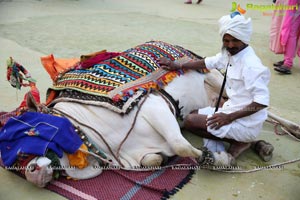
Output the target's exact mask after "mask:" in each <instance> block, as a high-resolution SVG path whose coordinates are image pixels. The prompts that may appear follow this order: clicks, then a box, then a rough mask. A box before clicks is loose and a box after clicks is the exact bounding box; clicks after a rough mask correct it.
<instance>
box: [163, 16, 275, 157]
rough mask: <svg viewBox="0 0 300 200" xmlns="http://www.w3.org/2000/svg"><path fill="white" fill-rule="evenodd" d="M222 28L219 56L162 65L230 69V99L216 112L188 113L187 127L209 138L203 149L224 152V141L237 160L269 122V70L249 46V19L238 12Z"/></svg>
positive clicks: (206, 109) (228, 75)
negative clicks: (267, 108) (221, 44)
mask: <svg viewBox="0 0 300 200" xmlns="http://www.w3.org/2000/svg"><path fill="white" fill-rule="evenodd" d="M219 26H220V31H219V32H220V35H221V37H222V40H223V47H222V51H221V52H220V53H218V54H217V55H216V56H213V57H207V58H205V59H202V60H198V61H194V62H188V63H184V64H178V63H176V62H172V61H170V60H168V59H166V58H160V59H159V63H160V65H161V66H162V67H163V68H165V69H168V70H175V69H179V68H184V69H201V68H207V69H214V68H217V69H222V68H225V69H226V68H227V75H226V84H225V89H226V93H227V96H228V100H227V101H226V102H225V103H224V104H223V105H222V107H221V108H220V109H219V110H218V112H216V113H214V111H215V108H212V107H207V108H203V109H199V110H198V113H194V112H193V113H191V114H189V115H188V116H187V117H186V119H185V121H184V126H185V128H186V129H188V130H189V131H191V132H193V133H196V134H197V135H200V136H201V137H204V138H207V139H204V146H206V147H207V148H208V149H209V150H210V151H212V152H222V151H225V147H224V143H223V141H225V142H228V143H230V147H229V149H228V151H227V152H228V153H229V154H231V155H232V156H233V158H237V157H238V156H239V155H240V154H241V153H242V152H243V151H245V150H246V149H248V148H249V147H250V146H251V143H252V142H254V141H255V139H256V137H257V136H258V134H259V132H260V131H261V129H262V126H263V122H264V121H265V120H266V119H267V110H266V107H267V106H268V105H269V90H268V87H267V85H268V83H269V80H270V71H269V69H268V68H266V67H265V66H263V64H262V63H261V61H260V59H259V58H258V57H257V56H256V54H255V52H254V50H253V49H252V48H251V47H250V46H249V42H250V36H251V33H252V23H251V19H250V18H249V19H245V17H244V16H241V15H240V14H239V13H237V12H235V13H232V14H231V15H227V16H223V17H222V18H221V19H220V20H219ZM271 151H273V149H271ZM267 153H271V152H267Z"/></svg>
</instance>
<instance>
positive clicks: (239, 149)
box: [228, 142, 251, 159]
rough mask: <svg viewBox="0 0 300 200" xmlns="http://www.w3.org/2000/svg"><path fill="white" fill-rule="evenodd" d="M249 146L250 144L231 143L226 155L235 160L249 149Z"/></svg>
mask: <svg viewBox="0 0 300 200" xmlns="http://www.w3.org/2000/svg"><path fill="white" fill-rule="evenodd" d="M250 146H251V143H244V142H236V143H232V144H231V145H230V147H229V149H228V153H230V154H231V155H232V156H233V157H234V158H235V159H236V158H237V157H239V156H240V155H241V153H243V152H244V151H246V150H247V149H249V148H250Z"/></svg>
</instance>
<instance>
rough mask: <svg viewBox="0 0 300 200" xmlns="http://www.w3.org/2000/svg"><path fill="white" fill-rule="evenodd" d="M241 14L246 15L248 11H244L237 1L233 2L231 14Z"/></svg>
mask: <svg viewBox="0 0 300 200" xmlns="http://www.w3.org/2000/svg"><path fill="white" fill-rule="evenodd" d="M236 11H237V12H239V13H240V14H245V13H246V10H245V9H243V8H242V7H241V6H240V4H237V3H236V2H235V1H234V2H232V7H231V10H230V12H236Z"/></svg>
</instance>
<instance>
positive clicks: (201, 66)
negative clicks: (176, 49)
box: [158, 57, 206, 70]
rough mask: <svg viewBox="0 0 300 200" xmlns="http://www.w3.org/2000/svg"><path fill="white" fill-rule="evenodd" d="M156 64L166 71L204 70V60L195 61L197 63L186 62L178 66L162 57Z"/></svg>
mask: <svg viewBox="0 0 300 200" xmlns="http://www.w3.org/2000/svg"><path fill="white" fill-rule="evenodd" d="M158 63H159V64H160V65H161V67H162V68H163V69H166V70H177V69H182V68H184V69H194V70H197V69H204V68H206V66H205V62H204V59H201V60H197V61H191V62H187V63H184V64H179V63H176V62H174V61H171V60H169V59H167V58H165V57H162V58H159V59H158Z"/></svg>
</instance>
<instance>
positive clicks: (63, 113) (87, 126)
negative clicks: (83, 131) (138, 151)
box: [53, 108, 122, 166]
mask: <svg viewBox="0 0 300 200" xmlns="http://www.w3.org/2000/svg"><path fill="white" fill-rule="evenodd" d="M53 110H54V111H56V112H58V113H61V114H62V115H64V116H67V117H68V118H70V119H72V120H74V121H75V122H76V123H78V124H79V125H81V126H84V127H86V128H89V129H91V130H92V131H94V132H95V133H96V134H97V135H99V136H100V137H101V139H102V140H103V142H104V143H105V145H106V146H107V148H108V150H109V152H110V153H111V155H112V156H113V157H114V158H115V159H116V160H117V162H118V163H119V165H121V166H122V163H121V161H120V160H119V159H118V158H117V157H116V155H115V154H114V153H113V151H112V149H111V148H110V146H109V145H108V143H107V142H106V140H105V139H104V138H103V136H102V134H101V133H99V132H98V131H97V130H96V129H94V128H93V127H91V126H89V125H86V124H83V123H81V122H79V121H78V120H77V119H75V118H74V117H72V116H70V115H68V114H66V113H65V112H63V111H60V110H58V109H56V108H53Z"/></svg>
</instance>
